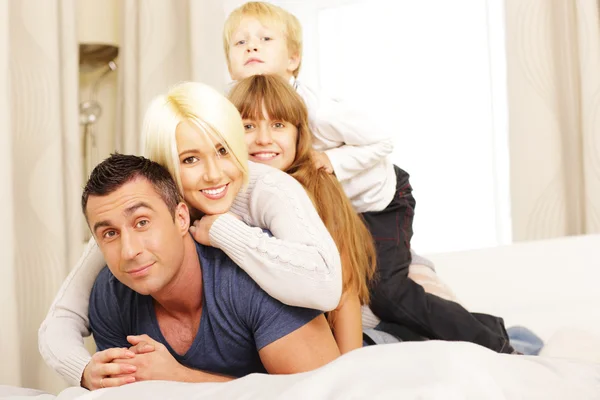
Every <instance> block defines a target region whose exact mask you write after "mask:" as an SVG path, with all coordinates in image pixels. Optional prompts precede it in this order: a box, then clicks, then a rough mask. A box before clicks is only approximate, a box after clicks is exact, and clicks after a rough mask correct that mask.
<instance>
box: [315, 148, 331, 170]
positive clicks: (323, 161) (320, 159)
mask: <svg viewBox="0 0 600 400" xmlns="http://www.w3.org/2000/svg"><path fill="white" fill-rule="evenodd" d="M312 158H313V164H314V165H315V168H317V169H324V170H325V172H327V173H328V174H333V165H331V160H329V157H328V156H327V154H325V153H323V152H321V151H313V153H312Z"/></svg>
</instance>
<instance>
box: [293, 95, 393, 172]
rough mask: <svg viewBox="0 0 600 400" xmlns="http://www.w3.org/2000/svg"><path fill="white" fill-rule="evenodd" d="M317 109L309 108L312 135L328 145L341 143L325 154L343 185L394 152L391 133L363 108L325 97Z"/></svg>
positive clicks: (319, 100)
mask: <svg viewBox="0 0 600 400" xmlns="http://www.w3.org/2000/svg"><path fill="white" fill-rule="evenodd" d="M300 92H301V90H299V93H300ZM307 103H312V102H311V101H308V102H307ZM314 107H316V109H313V107H309V120H310V126H311V129H312V130H313V134H314V135H315V136H316V137H318V138H320V139H322V140H324V141H326V142H334V143H339V145H338V146H336V147H335V148H331V149H329V150H326V151H325V154H326V155H327V157H328V158H329V161H330V162H331V165H332V166H333V170H334V172H335V175H336V177H337V178H338V180H339V181H340V182H343V181H345V180H348V179H350V178H352V177H354V176H355V175H357V174H359V173H361V172H364V170H366V169H369V168H371V167H373V166H374V165H375V164H377V163H378V162H380V161H381V160H382V159H384V158H385V157H387V156H388V155H390V154H391V153H392V151H393V150H394V144H393V141H392V138H391V137H390V135H389V133H388V132H385V130H384V129H383V128H382V127H381V126H379V125H378V124H377V122H376V121H375V120H373V119H371V118H370V117H369V116H368V115H367V114H366V113H364V112H362V111H361V110H360V109H358V108H353V107H350V106H348V105H347V104H344V103H343V102H338V101H334V100H332V99H330V98H326V97H324V96H320V98H319V99H318V101H317V102H316V103H315V104H314Z"/></svg>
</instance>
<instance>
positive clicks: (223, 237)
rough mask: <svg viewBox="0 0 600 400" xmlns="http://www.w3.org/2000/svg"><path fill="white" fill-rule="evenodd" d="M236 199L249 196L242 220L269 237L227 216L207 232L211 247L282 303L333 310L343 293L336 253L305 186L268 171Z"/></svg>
mask: <svg viewBox="0 0 600 400" xmlns="http://www.w3.org/2000/svg"><path fill="white" fill-rule="evenodd" d="M250 191H251V192H250ZM240 195H243V196H249V200H248V204H249V213H250V216H249V218H248V219H246V222H248V223H249V224H250V225H253V226H259V227H263V228H266V229H269V230H270V231H271V233H272V235H273V236H270V235H269V234H267V233H265V232H264V231H263V230H262V229H261V228H253V227H250V226H248V225H247V224H246V223H244V222H242V221H240V220H239V219H237V218H236V217H234V216H233V215H227V214H225V215H222V216H220V217H219V218H218V219H217V220H216V221H215V222H214V223H213V224H212V227H211V228H210V232H209V236H210V242H211V244H212V245H213V246H215V247H218V248H220V249H222V250H223V251H224V252H225V253H227V255H228V256H229V257H230V258H231V259H232V260H233V261H234V262H235V263H236V264H237V265H239V266H240V267H241V268H242V269H243V270H244V271H246V273H248V275H250V277H252V279H253V280H254V281H255V282H256V283H257V284H258V285H259V286H260V287H261V288H262V289H263V290H264V291H266V292H267V293H269V294H270V295H271V296H272V297H274V298H276V299H277V300H279V301H281V302H282V303H284V304H288V305H292V306H298V307H306V308H313V309H317V310H323V311H329V310H333V309H334V308H336V307H337V305H338V304H339V301H340V297H341V294H342V273H341V270H342V267H341V262H340V255H339V252H338V249H337V247H336V245H335V242H334V241H333V238H332V237H331V235H330V234H329V232H328V231H327V228H325V225H324V224H323V221H321V218H320V217H319V215H318V214H317V211H316V210H315V208H314V206H313V204H312V201H311V200H310V198H309V197H308V195H307V194H306V192H305V191H304V188H303V187H302V186H301V185H300V184H299V183H298V182H297V181H296V180H295V179H294V178H292V177H291V176H289V175H287V174H286V173H284V172H281V171H279V170H275V169H272V168H268V172H267V173H265V174H264V175H263V176H261V177H259V178H258V180H257V182H256V184H255V185H254V187H253V188H249V189H248V191H247V192H246V193H242V194H240ZM232 211H235V210H232Z"/></svg>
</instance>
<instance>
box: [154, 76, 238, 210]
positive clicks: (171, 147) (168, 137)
mask: <svg viewBox="0 0 600 400" xmlns="http://www.w3.org/2000/svg"><path fill="white" fill-rule="evenodd" d="M181 122H188V123H190V124H191V125H192V126H194V127H196V128H197V130H198V132H199V133H200V134H203V135H206V136H208V137H209V138H214V139H216V140H217V141H218V142H219V143H221V145H222V146H223V147H224V148H225V149H226V150H227V151H228V152H229V154H230V155H231V157H232V158H233V160H234V163H235V164H236V166H237V167H238V169H239V170H240V171H241V172H242V177H243V182H244V186H245V185H246V183H247V182H248V149H247V147H246V142H245V140H244V135H245V132H244V126H243V124H242V119H241V117H240V114H239V112H238V111H237V109H236V108H235V106H234V105H233V104H231V102H230V101H229V100H227V98H225V97H224V96H223V95H222V94H221V93H219V92H218V91H216V90H215V89H213V88H211V87H210V86H208V85H205V84H203V83H199V82H182V83H179V84H177V85H175V86H173V87H171V88H170V89H169V91H168V92H167V93H166V94H164V95H160V96H157V97H155V98H154V99H153V100H152V102H151V103H150V106H149V107H148V109H147V110H146V114H145V116H144V122H143V126H142V148H143V149H144V156H146V158H149V159H150V160H153V161H156V162H157V163H159V164H161V165H162V166H163V167H165V168H166V169H167V170H168V171H169V172H170V173H171V176H173V178H174V179H175V182H176V183H177V188H178V189H179V191H180V192H181V195H182V196H183V193H184V190H183V186H182V184H181V175H180V171H179V153H178V151H177V140H176V135H175V131H176V129H177V125H179V124H180V123H181ZM215 151H216V150H215ZM200 211H203V210H200Z"/></svg>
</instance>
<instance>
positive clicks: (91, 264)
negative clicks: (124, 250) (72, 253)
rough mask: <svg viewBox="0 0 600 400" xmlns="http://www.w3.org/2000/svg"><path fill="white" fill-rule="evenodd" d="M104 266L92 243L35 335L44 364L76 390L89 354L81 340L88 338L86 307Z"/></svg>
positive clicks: (88, 360)
mask: <svg viewBox="0 0 600 400" xmlns="http://www.w3.org/2000/svg"><path fill="white" fill-rule="evenodd" d="M105 265H106V263H105V261H104V257H103V256H102V253H101V252H100V249H99V248H98V246H97V245H96V242H95V241H94V239H93V238H92V239H90V241H89V243H88V245H87V247H86V249H85V250H84V252H83V255H82V256H81V258H80V259H79V261H78V262H77V265H76V266H75V268H74V269H73V270H72V271H71V273H70V274H69V276H68V277H67V279H65V281H64V282H63V284H62V286H61V288H60V290H59V292H58V294H57V295H56V298H55V299H54V301H53V303H52V305H51V306H50V310H49V311H48V315H47V316H46V319H45V320H44V322H42V325H41V327H40V329H39V332H38V346H39V350H40V353H41V355H42V357H43V358H44V361H46V363H47V364H48V365H49V366H50V367H51V368H52V369H54V370H55V371H56V372H58V373H59V374H60V375H61V376H62V377H63V378H64V379H65V380H66V381H67V382H68V383H69V384H70V385H72V386H79V385H80V382H81V377H82V374H83V370H84V369H85V367H86V365H87V364H88V363H89V362H90V359H91V357H90V354H89V352H88V351H87V350H86V348H85V347H84V344H83V338H84V337H85V336H89V335H90V322H89V318H88V305H89V299H90V293H91V292H92V286H93V285H94V281H95V280H96V277H97V276H98V273H99V272H100V270H101V269H102V268H103V267H104V266H105Z"/></svg>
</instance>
